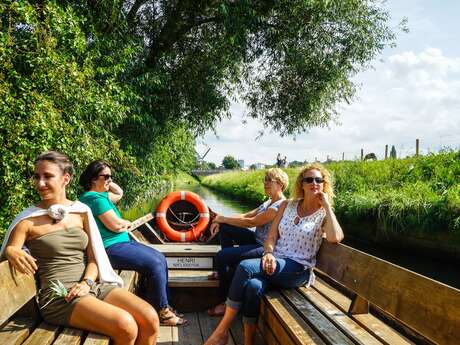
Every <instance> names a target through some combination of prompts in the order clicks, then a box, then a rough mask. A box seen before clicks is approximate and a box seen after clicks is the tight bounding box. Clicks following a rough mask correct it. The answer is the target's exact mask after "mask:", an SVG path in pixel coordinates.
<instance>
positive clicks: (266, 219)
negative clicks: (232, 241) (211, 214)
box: [214, 208, 276, 228]
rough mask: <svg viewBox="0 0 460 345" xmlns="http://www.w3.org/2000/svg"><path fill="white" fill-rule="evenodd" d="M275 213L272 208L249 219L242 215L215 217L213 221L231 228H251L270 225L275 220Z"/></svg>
mask: <svg viewBox="0 0 460 345" xmlns="http://www.w3.org/2000/svg"><path fill="white" fill-rule="evenodd" d="M275 216H276V211H275V210H274V209H273V208H269V209H268V210H266V211H265V212H261V213H256V214H254V215H253V216H251V217H244V216H243V215H236V216H230V217H225V216H217V217H216V218H215V219H214V222H216V223H225V224H229V225H233V226H239V227H241V228H251V227H253V226H259V225H264V224H267V223H270V222H271V221H272V220H273V219H275Z"/></svg>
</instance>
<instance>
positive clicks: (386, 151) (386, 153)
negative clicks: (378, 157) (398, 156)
mask: <svg viewBox="0 0 460 345" xmlns="http://www.w3.org/2000/svg"><path fill="white" fill-rule="evenodd" d="M387 158H388V144H387V145H385V159H387Z"/></svg>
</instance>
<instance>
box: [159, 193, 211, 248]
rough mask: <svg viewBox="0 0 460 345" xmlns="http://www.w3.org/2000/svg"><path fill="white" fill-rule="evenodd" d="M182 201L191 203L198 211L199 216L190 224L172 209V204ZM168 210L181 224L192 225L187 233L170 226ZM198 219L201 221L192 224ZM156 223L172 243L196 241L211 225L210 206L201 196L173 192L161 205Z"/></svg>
mask: <svg viewBox="0 0 460 345" xmlns="http://www.w3.org/2000/svg"><path fill="white" fill-rule="evenodd" d="M181 200H185V201H187V202H189V203H191V204H192V205H193V206H195V208H196V209H197V211H198V215H197V216H196V217H195V219H194V220H193V221H192V222H190V223H188V222H184V221H181V220H180V219H179V217H177V215H176V214H174V212H173V211H172V210H171V209H170V206H171V205H172V204H174V203H175V202H178V201H181ZM168 209H169V210H170V211H171V213H172V214H173V215H174V217H175V218H176V219H177V220H178V221H179V222H180V223H183V224H187V225H190V227H189V228H188V230H187V231H178V230H175V229H173V228H172V227H171V226H170V225H169V223H168V220H167V218H166V214H167V211H168ZM198 218H199V220H198V222H197V223H196V224H191V223H193V222H194V221H195V220H196V219H198ZM156 222H157V225H158V228H159V229H160V231H161V232H163V233H164V234H165V236H166V237H167V238H168V239H169V240H171V241H177V242H188V241H195V240H197V239H198V238H199V237H200V236H201V235H202V234H203V232H204V231H205V230H206V228H207V226H208V224H209V209H208V206H206V203H205V202H204V201H203V200H202V199H201V198H200V196H199V195H197V194H195V193H193V192H189V191H177V192H172V193H170V194H168V195H167V196H166V197H165V198H164V199H163V200H162V201H161V203H160V204H159V206H158V208H157V210H156Z"/></svg>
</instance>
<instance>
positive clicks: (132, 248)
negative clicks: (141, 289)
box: [106, 241, 168, 310]
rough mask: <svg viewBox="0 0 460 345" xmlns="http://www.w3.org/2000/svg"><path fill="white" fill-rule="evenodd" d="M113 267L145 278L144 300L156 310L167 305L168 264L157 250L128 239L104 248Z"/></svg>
mask: <svg viewBox="0 0 460 345" xmlns="http://www.w3.org/2000/svg"><path fill="white" fill-rule="evenodd" d="M106 251H107V255H108V256H109V260H110V263H111V264H112V267H113V268H114V269H118V270H131V271H136V272H138V273H140V274H141V275H142V276H143V277H144V278H145V279H146V283H147V285H146V300H147V302H149V303H150V304H151V305H152V306H153V307H154V308H155V309H156V310H159V309H162V308H165V307H167V306H168V266H167V265H166V258H165V257H164V255H163V254H162V253H160V252H159V251H158V250H156V249H153V248H151V247H148V246H146V245H143V244H141V243H139V242H135V241H130V242H123V243H115V244H112V245H111V246H109V247H108V248H106Z"/></svg>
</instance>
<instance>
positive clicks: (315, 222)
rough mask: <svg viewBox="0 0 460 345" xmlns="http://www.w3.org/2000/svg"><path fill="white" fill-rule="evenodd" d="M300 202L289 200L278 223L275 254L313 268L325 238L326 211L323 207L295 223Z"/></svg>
mask: <svg viewBox="0 0 460 345" xmlns="http://www.w3.org/2000/svg"><path fill="white" fill-rule="evenodd" d="M298 203H299V201H297V200H296V201H289V202H288V204H287V206H286V209H285V210H284V213H283V217H282V218H281V221H280V223H279V225H278V233H279V237H278V241H277V242H276V245H275V249H274V251H273V254H274V255H275V256H276V257H279V258H284V259H292V260H294V261H297V262H298V263H300V264H302V265H304V266H305V268H313V267H315V265H316V253H317V252H318V250H319V247H320V246H321V242H322V238H323V233H322V231H321V225H322V224H323V220H324V217H325V216H326V211H325V210H324V208H322V207H321V208H320V209H319V210H318V211H316V212H315V213H313V214H311V215H309V216H305V217H302V218H300V220H299V223H298V224H295V223H294V220H295V218H296V217H297V205H298Z"/></svg>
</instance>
